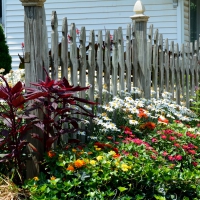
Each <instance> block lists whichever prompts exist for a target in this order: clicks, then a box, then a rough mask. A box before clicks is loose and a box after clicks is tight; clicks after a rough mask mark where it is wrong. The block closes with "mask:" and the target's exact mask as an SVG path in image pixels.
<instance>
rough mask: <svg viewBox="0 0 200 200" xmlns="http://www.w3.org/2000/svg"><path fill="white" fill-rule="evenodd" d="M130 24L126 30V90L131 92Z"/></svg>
mask: <svg viewBox="0 0 200 200" xmlns="http://www.w3.org/2000/svg"><path fill="white" fill-rule="evenodd" d="M131 68H132V67H131V24H128V25H127V30H126V89H127V92H131Z"/></svg>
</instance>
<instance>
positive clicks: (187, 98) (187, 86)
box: [185, 43, 190, 108]
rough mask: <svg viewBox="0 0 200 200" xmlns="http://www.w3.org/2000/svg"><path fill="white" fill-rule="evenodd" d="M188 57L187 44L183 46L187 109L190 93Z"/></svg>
mask: <svg viewBox="0 0 200 200" xmlns="http://www.w3.org/2000/svg"><path fill="white" fill-rule="evenodd" d="M189 57H190V54H189V44H188V43H186V44H185V71H186V107H187V108H189V107H190V101H189V100H190V93H189V90H190V85H189V82H190V80H189V77H190V75H189V73H190V72H189V70H190V67H189V64H190V61H189V59H190V58H189Z"/></svg>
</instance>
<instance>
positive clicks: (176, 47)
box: [174, 44, 181, 105]
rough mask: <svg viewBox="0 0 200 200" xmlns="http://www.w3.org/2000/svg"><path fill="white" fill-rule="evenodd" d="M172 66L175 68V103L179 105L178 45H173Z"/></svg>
mask: <svg viewBox="0 0 200 200" xmlns="http://www.w3.org/2000/svg"><path fill="white" fill-rule="evenodd" d="M174 57H175V58H174V68H175V76H176V103H177V104H179V105H180V103H181V100H180V67H179V46H178V44H176V45H175V53H174Z"/></svg>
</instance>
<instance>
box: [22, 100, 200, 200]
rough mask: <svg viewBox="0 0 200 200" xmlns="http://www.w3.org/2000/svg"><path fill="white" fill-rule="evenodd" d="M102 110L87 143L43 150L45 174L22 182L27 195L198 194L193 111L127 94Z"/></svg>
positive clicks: (199, 152) (198, 148) (161, 198)
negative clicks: (28, 193) (24, 182)
mask: <svg viewBox="0 0 200 200" xmlns="http://www.w3.org/2000/svg"><path fill="white" fill-rule="evenodd" d="M103 108H104V109H105V110H106V111H107V112H108V114H107V113H102V114H101V115H99V117H98V118H96V119H95V120H94V121H95V122H96V127H95V131H94V137H91V136H90V139H91V142H90V143H89V144H87V145H84V144H81V143H80V141H78V140H72V141H71V143H70V144H68V145H66V147H65V148H63V149H54V150H50V151H49V152H48V153H47V154H46V156H45V160H44V166H45V168H46V172H45V173H44V174H40V176H39V177H35V178H33V179H31V180H28V181H27V182H26V185H25V188H29V189H30V192H31V199H33V200H36V199H37V200H38V199H42V200H47V199H55V200H56V199H57V200H58V199H59V200H65V199H87V200H89V199H91V200H92V199H118V200H121V199H126V200H128V199H131V200H134V199H135V200H139V199H146V200H149V199H158V200H165V199H166V200H168V199H169V200H171V199H181V200H182V199H193V200H197V199H199V198H200V186H199V183H200V171H199V168H200V164H199V163H200V159H199V156H200V132H199V125H198V123H199V120H198V119H197V118H196V115H195V114H194V113H193V112H191V111H190V110H189V109H187V108H185V107H183V106H178V105H176V104H174V103H173V102H171V101H169V100H167V99H165V100H155V99H152V100H145V99H137V100H133V99H132V98H131V97H126V98H125V100H122V99H119V98H115V99H114V101H112V102H110V103H109V105H107V106H103ZM180 118H181V119H182V121H181V120H180ZM114 122H115V123H114ZM96 134H97V135H98V136H97V137H95V136H96ZM93 140H94V141H93Z"/></svg>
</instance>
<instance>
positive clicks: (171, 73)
mask: <svg viewBox="0 0 200 200" xmlns="http://www.w3.org/2000/svg"><path fill="white" fill-rule="evenodd" d="M169 60H170V62H169V79H168V80H169V81H168V82H170V83H169V92H170V93H171V94H172V96H171V98H172V99H173V100H174V81H175V76H174V75H175V74H174V73H175V69H174V41H171V44H170V58H169Z"/></svg>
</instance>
